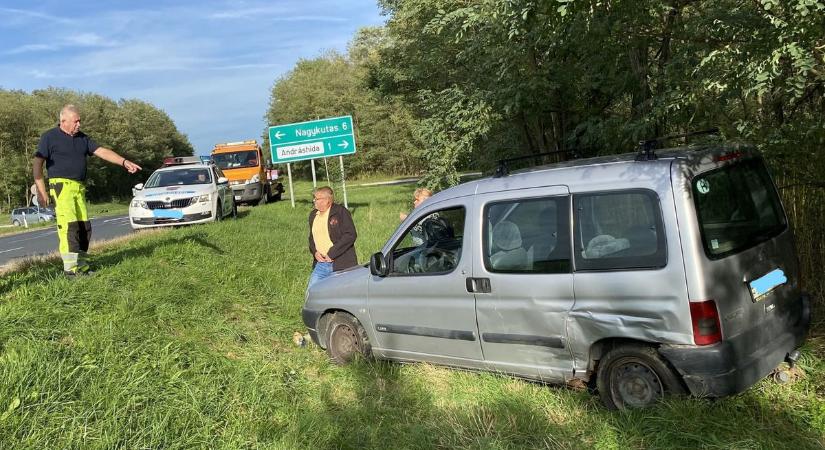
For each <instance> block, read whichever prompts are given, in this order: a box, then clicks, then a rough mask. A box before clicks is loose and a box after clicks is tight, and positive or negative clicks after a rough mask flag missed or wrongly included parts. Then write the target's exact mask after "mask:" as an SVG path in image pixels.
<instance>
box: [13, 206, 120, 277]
mask: <svg viewBox="0 0 825 450" xmlns="http://www.w3.org/2000/svg"><path fill="white" fill-rule="evenodd" d="M130 233H132V227H131V226H129V216H128V215H123V216H108V217H98V218H92V242H95V241H104V240H107V239H112V238H116V237H119V236H124V235H127V234H130ZM54 251H57V228H56V227H55V226H51V227H48V228H38V229H37V230H35V231H29V232H27V233H20V234H15V235H12V236H3V237H0V266H3V265H6V264H8V263H10V262H12V261H13V260H15V259H17V258H24V257H26V256H36V255H46V254H49V253H51V252H54Z"/></svg>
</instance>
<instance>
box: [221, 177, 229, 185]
mask: <svg viewBox="0 0 825 450" xmlns="http://www.w3.org/2000/svg"><path fill="white" fill-rule="evenodd" d="M226 183H229V178H226V177H220V178H218V184H226Z"/></svg>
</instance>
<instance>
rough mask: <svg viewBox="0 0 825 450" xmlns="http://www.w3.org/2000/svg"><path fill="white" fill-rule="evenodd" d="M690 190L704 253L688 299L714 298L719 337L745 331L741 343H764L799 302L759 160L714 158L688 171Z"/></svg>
mask: <svg viewBox="0 0 825 450" xmlns="http://www.w3.org/2000/svg"><path fill="white" fill-rule="evenodd" d="M734 155H735V156H740V155H739V154H734ZM718 159H719V158H717V160H718ZM691 194H692V197H693V203H694V207H695V213H696V221H697V223H698V225H699V232H700V235H701V241H700V243H699V244H700V245H701V247H702V251H703V253H704V255H705V256H706V260H705V262H704V263H703V264H701V268H700V269H699V271H700V276H701V277H702V279H704V283H702V287H703V289H697V291H698V292H696V294H698V295H692V299H693V300H694V301H696V300H703V299H709V300H714V302H715V303H716V305H717V308H718V310H719V320H720V323H721V328H722V330H721V331H722V336H723V338H724V339H730V338H733V337H735V336H740V335H742V334H743V333H745V334H747V336H749V337H747V338H746V339H745V340H744V341H743V342H745V341H747V342H748V347H749V348H752V349H754V350H755V349H758V348H760V347H763V346H766V345H769V344H770V341H771V340H773V339H774V338H776V336H777V335H778V333H781V332H782V329H783V328H787V327H788V326H790V325H791V324H792V323H793V322H795V321H796V320H797V318H798V317H799V315H800V312H801V311H800V307H801V301H800V292H799V267H798V262H797V257H796V251H795V247H794V241H793V236H792V233H791V231H790V228H789V227H788V221H787V219H786V217H785V212H784V210H783V208H782V203H781V201H780V198H779V194H778V192H777V190H776V188H775V187H774V184H773V181H772V180H771V177H770V175H769V174H768V171H767V169H766V168H765V165H764V163H763V161H762V159H761V158H758V157H744V156H741V157H738V158H732V159H729V160H726V162H725V163H717V164H716V165H714V166H711V167H710V169H709V170H705V171H702V172H699V173H698V174H697V175H695V176H694V177H693V179H692V180H691ZM697 297H698V298H697ZM791 316H793V317H791ZM749 353H750V352H749Z"/></svg>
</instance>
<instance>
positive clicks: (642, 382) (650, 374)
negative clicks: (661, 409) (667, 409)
mask: <svg viewBox="0 0 825 450" xmlns="http://www.w3.org/2000/svg"><path fill="white" fill-rule="evenodd" d="M613 385H614V386H615V390H614V392H615V393H616V394H618V397H619V400H620V401H621V403H623V404H625V405H627V406H630V407H641V406H645V405H648V404H650V403H652V402H654V401H655V400H657V399H658V398H660V397H661V396H662V393H663V391H664V389H663V388H662V382H661V380H659V377H658V376H656V373H655V372H654V371H653V370H651V369H650V368H649V367H647V366H645V365H644V364H640V363H638V362H628V363H625V364H622V365H620V366H619V367H617V368H616V370H615V371H614V375H613Z"/></svg>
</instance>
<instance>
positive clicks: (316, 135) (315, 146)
mask: <svg viewBox="0 0 825 450" xmlns="http://www.w3.org/2000/svg"><path fill="white" fill-rule="evenodd" d="M269 147H270V151H271V152H272V163H273V164H276V163H287V169H289V164H288V163H291V162H295V161H304V160H307V159H309V160H314V159H318V158H326V157H329V156H340V157H341V158H340V160H341V177H342V182H343V181H344V180H343V176H344V159H343V155H351V154H353V153H355V134H354V130H353V128H352V116H341V117H332V118H328V119H319V120H310V121H308V122H298V123H290V124H286V125H275V126H271V127H269ZM312 181H313V186H314V185H315V164H314V162H313V163H312ZM289 184H290V186H292V173H291V171H290V174H289ZM343 188H344V207H346V206H347V204H346V203H347V201H346V199H347V186H346V183H345V182H343ZM290 196H292V197H293V199H292V206H293V207H295V199H294V196H293V194H292V192H291V190H290Z"/></svg>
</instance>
